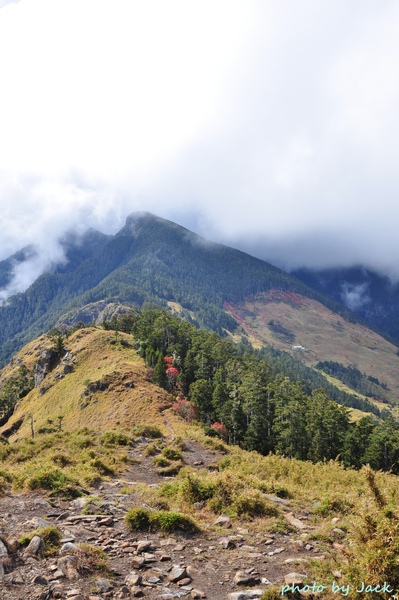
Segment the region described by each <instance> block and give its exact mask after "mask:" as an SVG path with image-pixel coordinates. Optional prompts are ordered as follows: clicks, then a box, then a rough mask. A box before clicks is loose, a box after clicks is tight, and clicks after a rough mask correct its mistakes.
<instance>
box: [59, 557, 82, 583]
mask: <svg viewBox="0 0 399 600" xmlns="http://www.w3.org/2000/svg"><path fill="white" fill-rule="evenodd" d="M57 566H58V568H59V570H60V571H62V573H63V574H64V575H65V577H66V578H67V579H78V578H79V573H78V571H77V566H78V558H77V557H76V556H63V557H62V558H59V559H58V561H57Z"/></svg>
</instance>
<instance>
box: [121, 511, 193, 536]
mask: <svg viewBox="0 0 399 600" xmlns="http://www.w3.org/2000/svg"><path fill="white" fill-rule="evenodd" d="M125 520H126V524H127V525H128V527H129V528H130V529H131V530H132V531H163V532H167V533H172V532H173V531H178V530H179V531H183V532H184V533H198V532H199V531H200V529H199V527H198V525H197V524H196V523H195V522H194V521H193V519H191V518H190V517H186V516H185V515H183V514H181V513H178V512H174V511H169V510H159V511H155V510H154V511H150V510H148V509H145V508H141V507H140V508H133V509H132V510H130V511H129V512H128V513H127V514H126V516H125Z"/></svg>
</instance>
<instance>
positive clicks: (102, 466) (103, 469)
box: [90, 458, 115, 475]
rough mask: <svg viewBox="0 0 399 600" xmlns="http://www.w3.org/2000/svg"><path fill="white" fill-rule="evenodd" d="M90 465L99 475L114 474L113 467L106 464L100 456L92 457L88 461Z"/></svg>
mask: <svg viewBox="0 0 399 600" xmlns="http://www.w3.org/2000/svg"><path fill="white" fill-rule="evenodd" d="M90 466H91V467H93V469H96V471H98V472H99V473H100V475H115V469H113V468H112V467H110V466H109V465H107V464H106V463H105V462H104V461H103V460H101V459H100V458H93V459H92V460H91V461H90Z"/></svg>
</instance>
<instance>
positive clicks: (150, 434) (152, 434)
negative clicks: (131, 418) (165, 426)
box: [137, 425, 162, 438]
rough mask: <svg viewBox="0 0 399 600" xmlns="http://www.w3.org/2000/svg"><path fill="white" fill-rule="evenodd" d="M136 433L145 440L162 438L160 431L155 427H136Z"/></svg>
mask: <svg viewBox="0 0 399 600" xmlns="http://www.w3.org/2000/svg"><path fill="white" fill-rule="evenodd" d="M137 432H138V434H139V435H142V436H143V437H147V438H161V437H162V431H161V430H160V429H159V427H157V426H156V425H137Z"/></svg>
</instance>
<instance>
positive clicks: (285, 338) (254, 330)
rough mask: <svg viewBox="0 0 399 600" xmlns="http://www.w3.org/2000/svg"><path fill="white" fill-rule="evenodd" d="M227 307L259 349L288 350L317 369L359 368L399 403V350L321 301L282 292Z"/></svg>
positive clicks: (256, 297) (258, 296) (249, 299)
mask: <svg viewBox="0 0 399 600" xmlns="http://www.w3.org/2000/svg"><path fill="white" fill-rule="evenodd" d="M226 308H227V310H228V311H229V314H231V315H232V316H234V317H235V318H236V320H237V321H238V323H240V325H241V326H242V327H243V329H244V331H245V332H246V333H247V334H248V336H249V338H250V339H251V340H252V341H253V343H254V345H257V346H258V347H259V346H261V345H270V346H273V347H275V348H277V349H279V350H284V351H287V352H289V353H291V354H292V355H294V356H296V357H297V358H300V359H301V360H302V361H303V362H304V363H306V364H307V365H309V366H312V367H313V366H315V364H316V363H318V361H336V362H337V363H341V364H343V365H345V366H348V365H356V366H357V367H358V369H359V370H360V371H362V372H363V373H365V374H366V375H367V376H371V377H373V378H375V379H378V380H379V381H381V382H384V383H386V385H387V388H388V391H386V390H382V389H381V390H380V392H381V394H384V395H386V396H387V397H388V398H390V399H391V400H392V401H394V402H395V403H398V402H399V381H398V377H397V374H398V371H399V356H398V354H397V353H398V348H397V346H395V345H394V344H392V343H390V342H388V341H387V340H386V339H385V338H383V337H382V336H380V335H378V334H377V333H375V332H374V331H372V330H370V329H368V328H366V327H364V326H363V325H360V324H358V323H351V322H349V321H348V320H346V319H344V318H343V317H342V316H340V315H338V314H337V313H334V312H332V311H331V310H329V309H328V308H327V307H326V306H324V305H322V304H320V303H319V302H317V301H316V300H313V299H310V298H306V297H304V296H302V295H300V294H294V293H290V292H283V291H278V290H275V291H273V290H272V291H270V292H266V293H261V294H256V295H255V296H253V297H250V298H248V299H247V300H246V301H245V302H238V303H230V304H228V305H226Z"/></svg>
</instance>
